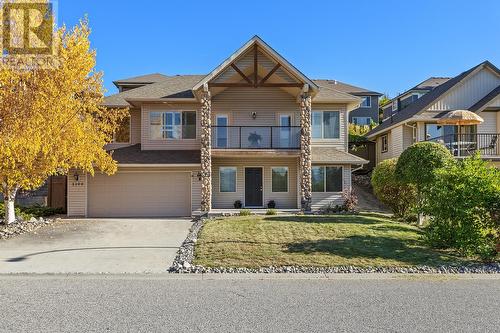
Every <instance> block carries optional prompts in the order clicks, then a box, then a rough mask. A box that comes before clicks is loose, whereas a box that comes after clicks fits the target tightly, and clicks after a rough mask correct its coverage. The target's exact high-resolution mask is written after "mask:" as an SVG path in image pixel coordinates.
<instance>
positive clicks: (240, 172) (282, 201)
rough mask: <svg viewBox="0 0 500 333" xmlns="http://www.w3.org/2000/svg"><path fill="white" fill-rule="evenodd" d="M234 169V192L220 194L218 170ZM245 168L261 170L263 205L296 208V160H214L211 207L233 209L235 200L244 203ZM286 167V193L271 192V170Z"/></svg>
mask: <svg viewBox="0 0 500 333" xmlns="http://www.w3.org/2000/svg"><path fill="white" fill-rule="evenodd" d="M222 166H227V167H236V168H237V169H236V192H235V193H221V192H220V183H219V168H220V167H222ZM245 167H262V168H263V204H264V206H266V205H267V202H268V201H269V200H274V201H275V202H276V208H297V158H296V157H294V158H260V159H259V158H214V159H213V161H212V189H213V192H212V207H213V208H234V207H233V204H234V202H235V201H236V200H241V202H242V203H244V202H245ZM272 167H288V192H286V193H285V192H284V193H273V192H272V191H271V185H272V183H271V168H272Z"/></svg>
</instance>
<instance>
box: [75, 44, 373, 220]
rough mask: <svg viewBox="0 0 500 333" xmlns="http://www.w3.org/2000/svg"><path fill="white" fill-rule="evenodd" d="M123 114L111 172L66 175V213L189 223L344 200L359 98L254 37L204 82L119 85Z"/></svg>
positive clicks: (156, 77)
mask: <svg viewBox="0 0 500 333" xmlns="http://www.w3.org/2000/svg"><path fill="white" fill-rule="evenodd" d="M115 84H116V85H117V86H118V88H119V93H117V94H115V95H112V96H109V97H107V98H106V100H105V105H106V106H108V107H113V108H116V107H118V108H119V107H127V108H129V110H130V119H129V122H128V123H127V126H126V127H124V128H123V129H121V130H120V131H119V132H118V133H117V135H116V140H115V141H116V142H114V143H113V144H111V145H109V147H107V149H108V150H109V151H110V153H111V154H112V156H113V158H114V159H115V160H116V161H117V162H118V171H117V173H116V174H114V175H112V176H106V175H103V174H99V173H96V174H95V175H94V176H91V175H88V174H83V173H82V172H79V171H72V172H70V174H69V175H68V215H70V216H89V217H106V216H111V217H114V216H124V217H133V216H141V217H142V216H188V215H192V214H194V213H195V212H209V211H211V210H214V209H231V208H233V207H235V202H236V201H239V202H241V204H242V206H243V207H267V205H268V203H269V202H270V201H274V203H275V205H276V208H278V209H303V210H306V211H307V210H314V209H318V208H320V207H322V206H324V205H327V204H328V203H330V202H334V203H341V202H342V192H343V191H344V190H348V189H350V188H351V171H352V170H353V169H354V168H357V167H359V166H361V165H363V164H364V163H366V162H367V161H365V160H363V159H361V158H359V157H356V156H353V155H351V154H349V153H348V152H347V149H348V142H347V141H348V139H347V138H348V119H349V112H350V111H352V110H354V109H356V108H358V106H359V104H360V103H361V98H359V97H357V96H354V95H352V94H348V93H346V92H343V91H340V90H337V89H335V86H330V85H327V86H324V85H321V83H318V82H315V81H314V80H311V79H309V78H308V77H307V76H305V75H304V74H303V73H301V72H300V71H299V70H298V69H297V68H295V67H294V66H293V65H291V64H290V63H289V62H288V61H287V60H286V59H285V58H283V57H282V56H281V55H280V54H278V53H277V52H276V51H275V50H273V49H272V48H271V47H270V46H269V45H267V44H266V43H265V42H263V41H262V40H261V39H260V38H259V37H257V36H255V37H254V38H252V39H251V40H250V41H248V42H247V43H246V44H244V45H243V46H242V47H241V48H240V49H238V50H237V51H236V52H235V53H233V54H232V55H230V56H229V58H227V59H226V60H225V61H224V62H222V63H221V64H220V65H219V66H217V68H215V69H214V70H213V71H212V72H211V73H209V74H208V75H177V76H165V75H161V74H151V75H146V76H141V77H135V78H130V79H125V80H119V81H115Z"/></svg>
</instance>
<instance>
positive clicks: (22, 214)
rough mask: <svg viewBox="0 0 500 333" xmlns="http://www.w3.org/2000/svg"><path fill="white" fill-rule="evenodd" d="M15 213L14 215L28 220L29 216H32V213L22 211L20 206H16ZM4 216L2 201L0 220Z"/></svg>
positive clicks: (0, 203) (0, 204) (1, 203)
mask: <svg viewBox="0 0 500 333" xmlns="http://www.w3.org/2000/svg"><path fill="white" fill-rule="evenodd" d="M15 213H16V217H18V218H21V219H23V220H29V219H30V218H32V217H34V216H33V215H32V214H29V213H26V212H23V211H22V210H21V207H16V208H15ZM4 216H5V204H4V203H3V202H0V220H2V219H3V218H4Z"/></svg>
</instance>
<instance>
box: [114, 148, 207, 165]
mask: <svg viewBox="0 0 500 333" xmlns="http://www.w3.org/2000/svg"><path fill="white" fill-rule="evenodd" d="M111 156H112V157H113V159H114V160H115V161H117V162H118V163H119V164H198V163H201V162H200V161H201V155H200V151H199V150H141V144H136V145H133V146H128V147H124V148H117V149H113V150H111Z"/></svg>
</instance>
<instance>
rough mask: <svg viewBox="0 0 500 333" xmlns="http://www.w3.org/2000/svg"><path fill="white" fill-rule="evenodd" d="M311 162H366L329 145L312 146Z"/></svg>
mask: <svg viewBox="0 0 500 333" xmlns="http://www.w3.org/2000/svg"><path fill="white" fill-rule="evenodd" d="M311 153H312V156H311V158H312V162H313V163H339V164H367V163H369V162H368V161H367V160H365V159H363V158H361V157H359V156H355V155H353V154H349V153H347V152H345V151H341V150H338V149H336V148H331V147H314V146H313V147H312V148H311Z"/></svg>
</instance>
